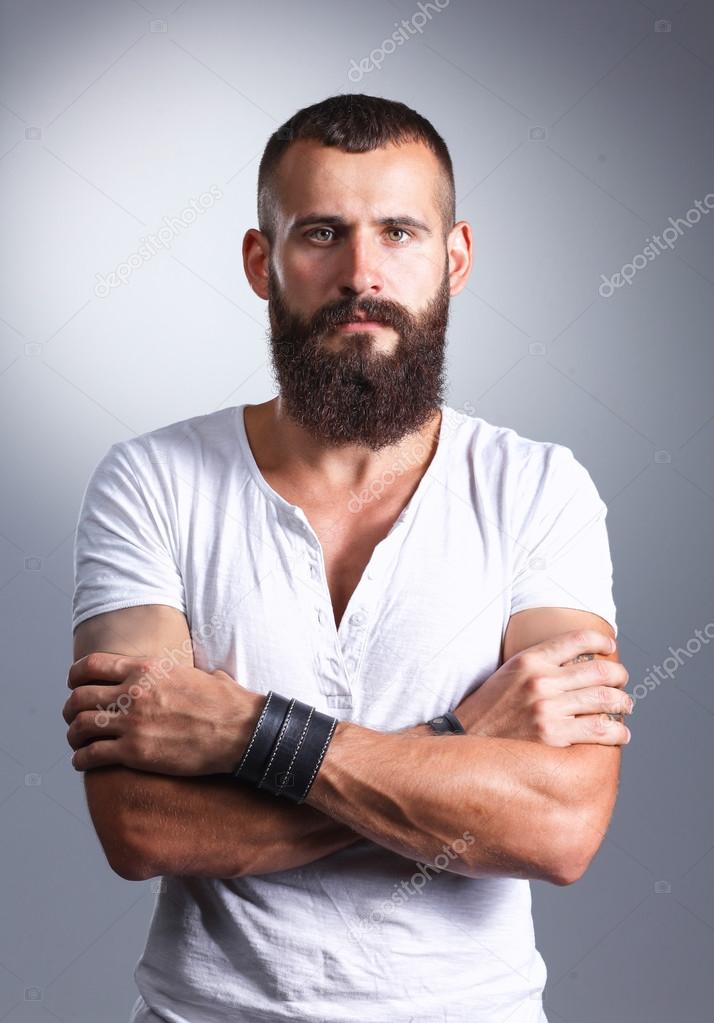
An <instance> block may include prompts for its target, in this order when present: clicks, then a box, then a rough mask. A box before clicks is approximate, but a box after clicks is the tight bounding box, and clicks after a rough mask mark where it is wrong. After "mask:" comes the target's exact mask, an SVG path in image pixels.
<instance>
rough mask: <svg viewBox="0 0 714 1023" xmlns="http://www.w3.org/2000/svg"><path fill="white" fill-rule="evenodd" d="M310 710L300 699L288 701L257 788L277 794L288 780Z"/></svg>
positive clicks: (308, 719)
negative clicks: (288, 704)
mask: <svg viewBox="0 0 714 1023" xmlns="http://www.w3.org/2000/svg"><path fill="white" fill-rule="evenodd" d="M312 711H313V708H312V707H310V706H309V704H307V703H302V701H301V700H295V699H293V700H291V701H290V708H289V710H288V712H287V714H286V715H285V720H284V721H283V724H282V727H281V729H280V732H279V733H278V736H277V738H276V740H275V743H274V745H273V748H272V750H271V751H270V756H269V757H268V759H267V761H266V763H265V768H264V770H263V773H262V775H261V777H260V780H259V781H258V783H257V785H258V788H259V789H267V790H268V792H272V793H273V795H274V796H277V795H278V794H279V793H280V790H281V789H282V788H283V787H284V785H285V784H286V783H287V782H288V780H289V778H290V773H291V768H292V767H293V764H294V762H295V758H296V755H297V753H298V751H299V750H300V747H301V745H302V741H303V738H304V736H305V732H306V731H307V726H308V723H309V721H310V717H311V715H312Z"/></svg>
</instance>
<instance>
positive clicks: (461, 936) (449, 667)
mask: <svg viewBox="0 0 714 1023" xmlns="http://www.w3.org/2000/svg"><path fill="white" fill-rule="evenodd" d="M244 408H245V406H244V405H240V406H235V407H231V408H226V409H222V410H220V411H218V412H213V413H210V414H208V415H204V416H197V417H194V418H191V419H187V420H183V421H181V422H177V423H172V424H170V425H168V426H165V427H162V428H160V429H157V430H153V431H151V432H148V433H145V434H143V435H140V436H137V437H133V438H131V439H129V440H124V441H119V442H117V443H115V444H112V446H111V448H110V449H109V451H108V452H107V454H106V455H105V456H104V457H103V458H102V460H101V461H100V463H99V464H98V465H97V467H96V468H95V470H94V472H93V474H92V476H91V478H90V480H89V483H88V485H87V488H86V491H85V494H84V498H83V502H82V507H81V512H80V516H79V522H78V526H77V533H76V543H75V592H74V601H73V623H72V624H73V627H74V626H76V625H77V624H78V623H79V622H81V621H83V620H84V619H86V618H89V617H91V616H92V615H96V614H99V613H101V612H103V611H111V610H113V609H115V608H120V607H128V606H131V605H138V604H154V603H156V604H169V605H171V606H173V607H176V608H178V609H179V610H181V611H183V612H184V613H185V614H186V616H187V619H188V623H189V628H190V631H191V635H192V639H193V644H194V659H195V663H196V666H197V667H199V668H203V669H204V670H206V671H213V670H215V669H218V668H220V669H222V670H224V671H226V672H227V673H228V674H229V675H231V676H232V677H233V678H235V679H237V680H238V682H240V683H241V684H243V685H245V686H247V687H248V688H249V689H251V690H253V691H256V692H261V693H267V691H268V690H269V689H275V690H276V691H277V692H279V693H281V694H283V695H285V696H288V697H293V696H294V697H297V698H298V699H300V700H302V701H304V702H305V703H308V704H310V705H313V706H315V707H317V708H318V709H319V710H321V711H324V712H326V713H331V714H333V715H334V716H335V717H338V718H340V719H343V720H348V721H353V722H356V723H357V724H361V725H365V726H367V727H369V728H375V729H380V730H382V731H385V732H389V731H392V730H396V729H400V728H404V727H406V726H409V725H412V724H416V723H417V722H420V721H425V720H427V719H428V718H430V717H433V716H435V715H436V714H438V713H440V712H442V711H444V710H446V709H451V708H453V707H455V706H456V705H457V704H458V703H459V702H460V701H461V700H462V698H463V697H464V696H465V695H466V694H467V693H468V692H470V691H471V690H473V689H474V688H475V687H476V686H478V685H480V684H481V683H482V682H483V681H485V680H486V679H487V678H488V677H489V676H490V675H491V674H493V672H494V671H495V670H496V668H497V667H498V665H499V655H500V648H501V641H502V638H503V635H504V632H505V629H506V626H507V624H508V620H509V618H510V616H511V615H512V614H514V613H515V612H516V611H521V610H523V609H524V608H528V607H542V606H555V607H571V608H580V609H582V610H586V611H591V612H594V613H595V614H598V615H600V616H601V617H602V618H604V619H605V620H606V621H607V622H609V623H610V624H611V625H612V627H613V629H614V630H615V631H616V630H617V625H616V622H615V605H614V603H613V599H612V565H611V560H610V553H609V548H608V539H607V532H606V526H605V516H606V506H605V504H604V503H603V501H602V500H601V498H600V497H599V495H598V492H597V490H596V488H595V485H594V484H593V482H592V479H591V477H590V475H589V473H588V472H587V470H586V469H585V468H584V467H583V466H582V465H581V464H580V463H579V462H578V461H577V460H576V459H575V458H574V456H573V454H572V452H571V450H570V449H569V448H567V447H564V446H562V445H559V444H552V443H543V442H539V441H534V440H530V439H528V438H525V437H522V436H520V435H519V434H517V433H516V432H515V431H514V430H511V429H508V428H504V427H499V426H494V425H492V424H490V423H488V422H486V421H485V420H483V419H480V418H475V417H470V416H467V415H463V414H461V413H459V412H457V411H456V410H454V409H452V408H450V407H449V406H447V405H443V406H442V412H443V419H442V425H441V432H440V437H439V444H438V447H437V450H436V453H435V455H434V458H433V460H432V462H431V464H430V466H429V468H428V470H427V472H426V473H425V474H424V476H423V477H422V479H421V481H420V483H419V486H418V487H417V490H416V491H415V493H414V494H413V496H412V498H411V500H410V501H409V504H408V505H407V507H406V509H405V510H404V512H403V514H402V515H401V516H400V517H399V518H398V519H397V521H396V522H395V524H394V525H393V527H392V529H391V530H390V532H389V534H388V535H387V536H386V537H385V538H384V539H383V540H382V541H381V542H380V543H378V544H377V546H376V547H375V549H374V552H373V554H372V557H371V559H370V561H369V564H368V565H367V567H366V569H365V571H364V574H363V575H362V578H361V579H360V581H359V583H358V585H357V588H356V590H355V591H354V593H353V594H352V597H351V599H350V602H349V604H348V606H347V609H346V611H345V613H344V615H343V618H342V620H341V622H340V627H339V629H337V628H336V626H335V620H334V616H333V611H332V606H331V602H330V595H329V591H328V587H327V579H326V575H325V565H324V561H323V557H322V548H321V545H320V543H319V541H318V539H317V536H316V534H315V533H314V531H313V530H312V528H311V526H310V524H309V522H308V520H307V518H306V516H305V514H304V512H303V511H302V509H301V508H300V507H299V506H297V505H293V504H290V503H289V502H288V501H286V500H285V499H284V498H283V497H281V496H280V495H279V494H278V493H277V492H276V491H274V490H273V489H272V487H271V486H270V485H269V484H268V482H267V481H266V480H265V479H264V477H263V476H262V474H261V472H260V470H259V469H258V466H257V464H256V462H255V459H254V458H253V455H252V452H251V450H250V446H249V444H248V440H247V435H246V432H245V424H244V417H243V410H244ZM403 471H404V463H401V464H395V466H394V467H393V470H392V473H393V475H392V474H390V472H386V473H384V474H383V476H382V477H381V478H380V479H379V480H376V481H374V483H373V484H372V486H371V488H370V489H369V490H368V491H365V492H362V493H360V494H354V495H353V497H352V502H353V503H352V510H353V511H355V513H358V512H359V508H360V506H361V504H362V503H364V501H365V498H367V499H368V500H370V501H374V500H379V495H380V493H381V489H382V488H383V487H388V486H389V484H390V482H391V481H392V480H393V479H394V478H395V476H398V475H399V474H400V472H403ZM328 755H329V754H328ZM456 837H458V836H455V838H456ZM200 841H201V836H200V835H196V843H197V845H198V844H200ZM162 887H163V890H162V891H160V893H159V894H158V896H157V902H156V907H155V910H154V915H153V919H152V922H151V927H150V931H149V935H148V939H147V944H146V948H145V950H144V952H143V954H142V956H141V959H140V960H139V962H138V963H137V966H136V969H135V971H134V977H135V980H136V983H137V986H138V988H139V990H140V992H141V996H140V997H139V998H138V999H137V1002H136V1004H135V1006H134V1015H133V1016H132V1019H133V1020H134V1021H135V1023H139V1021H141V1023H148V1021H152V1023H154V1021H157V1020H164V1021H168V1023H198V1021H200V1023H226V1021H228V1020H231V1021H233V1020H236V1019H240V1020H241V1023H279V1021H281V1023H285V1021H288V1020H290V1021H293V1020H296V1019H300V1020H301V1021H305V1023H326V1021H329V1023H384V1021H385V1020H390V1023H432V1021H437V1020H438V1021H440V1023H443V1021H449V1023H454V1021H459V1023H466V1021H468V1023H473V1021H474V1020H479V1023H502V1021H504V1020H506V1019H508V1023H547V1021H546V1017H545V1015H544V1013H543V1008H542V1001H541V992H542V990H543V986H544V984H545V978H546V969H545V964H544V962H543V959H542V957H541V956H540V954H539V952H538V951H537V949H536V946H535V941H534V933H533V924H532V917H531V891H530V885H529V882H528V881H527V880H524V879H522V878H509V877H492V878H478V879H470V878H466V877H462V876H459V875H457V874H455V873H452V872H449V871H448V870H446V869H442V870H438V871H436V870H434V869H433V868H432V869H430V870H429V872H428V875H426V876H425V874H424V870H423V869H422V870H420V868H419V866H418V865H417V863H415V862H414V861H411V860H409V859H406V858H404V857H401V856H398V855H397V854H395V853H392V852H390V851H388V850H386V849H384V848H383V847H381V846H379V845H378V844H376V843H374V842H372V841H370V840H367V839H363V840H360V841H358V842H356V843H355V844H354V845H352V846H350V847H348V848H346V849H344V850H342V851H340V852H336V853H333V854H332V855H329V856H325V857H323V858H322V859H319V860H317V861H315V862H314V863H311V864H308V865H306V866H303V867H301V868H298V869H294V870H285V871H279V872H275V873H272V874H265V875H257V876H250V877H243V878H236V879H207V878H187V877H165V878H164V879H163V885H162Z"/></svg>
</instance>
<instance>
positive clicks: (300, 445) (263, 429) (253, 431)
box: [245, 395, 442, 491]
mask: <svg viewBox="0 0 714 1023" xmlns="http://www.w3.org/2000/svg"><path fill="white" fill-rule="evenodd" d="M441 419H442V412H441V409H440V408H437V409H435V410H434V414H433V415H432V416H431V417H430V418H429V420H428V421H427V422H426V423H425V424H424V426H423V427H421V428H420V429H419V430H417V431H415V432H413V433H410V434H406V435H405V436H404V437H403V438H402V439H401V440H400V441H399V442H398V443H396V444H392V445H389V446H387V447H385V448H382V450H381V451H372V450H370V449H369V448H366V447H364V446H363V445H361V444H345V445H341V446H340V447H335V446H334V445H330V444H328V443H326V442H324V441H322V440H320V438H318V437H315V436H314V435H313V434H311V433H310V432H309V431H308V430H306V429H304V427H302V426H300V425H299V424H297V423H296V422H295V421H294V420H293V419H291V418H290V417H289V416H288V414H287V413H286V412H285V409H284V408H283V406H282V403H281V400H280V396H279V395H277V396H276V397H275V398H272V399H271V400H270V401H267V402H263V403H262V404H261V405H248V406H247V407H246V409H245V423H246V431H247V432H249V440H250V443H251V448H252V450H253V454H254V457H255V459H256V462H257V463H258V466H259V468H260V469H261V470H265V471H266V472H275V473H282V474H285V475H286V476H289V477H290V478H291V479H292V480H293V481H294V482H296V483H299V481H300V480H305V481H308V480H309V481H313V480H314V479H315V478H316V477H319V479H320V482H321V485H322V486H324V487H325V488H327V489H328V490H336V491H337V490H345V489H351V488H359V487H361V486H364V485H365V484H366V483H367V482H368V481H369V480H373V479H375V478H376V477H378V476H381V474H382V473H384V472H386V471H387V470H390V469H391V470H394V467H395V465H398V466H399V467H400V468H401V469H402V473H401V475H402V476H404V477H409V476H418V477H421V476H422V475H423V474H424V472H425V471H426V469H427V468H428V466H429V463H430V462H431V460H432V458H433V457H434V453H435V452H436V448H437V445H438V440H439V431H440V427H441Z"/></svg>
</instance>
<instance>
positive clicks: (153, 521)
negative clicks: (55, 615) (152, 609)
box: [72, 441, 186, 630]
mask: <svg viewBox="0 0 714 1023" xmlns="http://www.w3.org/2000/svg"><path fill="white" fill-rule="evenodd" d="M174 546H175V545H174V540H173V535H172V531H171V528H170V524H169V518H168V508H167V502H166V495H165V494H164V493H163V491H162V490H161V489H160V487H159V485H158V482H157V481H155V480H153V479H152V477H151V475H150V473H148V472H147V469H146V466H145V465H144V466H141V465H140V464H139V463H137V462H136V461H134V460H133V459H132V457H131V454H130V448H129V443H128V442H127V441H119V442H117V443H115V444H113V445H112V446H111V448H110V449H109V451H108V452H107V453H106V454H105V455H104V457H103V458H102V459H101V461H100V462H99V464H98V465H97V466H96V468H95V469H94V471H93V472H92V475H91V476H90V478H89V482H88V483H87V486H86V488H85V492H84V496H83V498H82V502H81V506H80V512H79V519H78V522H77V527H76V531H75V538H74V594H73V599H72V629H73V630H74V629H75V628H76V627H77V625H79V624H80V622H83V621H84V620H85V618H91V617H93V616H94V615H98V614H102V613H103V612H105V611H115V610H117V609H118V608H121V607H134V606H137V605H139V604H169V605H170V606H171V607H175V608H177V609H178V610H180V611H183V612H184V613H185V612H186V600H185V592H184V586H183V580H182V577H181V572H180V569H179V566H178V564H177V558H176V555H175V550H174V549H173V548H174Z"/></svg>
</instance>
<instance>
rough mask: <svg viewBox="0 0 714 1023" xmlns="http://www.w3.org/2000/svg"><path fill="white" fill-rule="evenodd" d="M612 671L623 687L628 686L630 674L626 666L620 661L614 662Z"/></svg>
mask: <svg viewBox="0 0 714 1023" xmlns="http://www.w3.org/2000/svg"><path fill="white" fill-rule="evenodd" d="M612 670H613V674H614V675H615V677H616V678H617V680H618V682H620V683H621V684H622V685H623V686H626V685H627V683H628V682H629V681H630V673H629V671H628V670H627V668H626V667H625V665H624V664H621V663H620V662H619V661H617V662H614V663H613V664H612Z"/></svg>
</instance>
